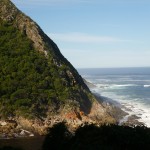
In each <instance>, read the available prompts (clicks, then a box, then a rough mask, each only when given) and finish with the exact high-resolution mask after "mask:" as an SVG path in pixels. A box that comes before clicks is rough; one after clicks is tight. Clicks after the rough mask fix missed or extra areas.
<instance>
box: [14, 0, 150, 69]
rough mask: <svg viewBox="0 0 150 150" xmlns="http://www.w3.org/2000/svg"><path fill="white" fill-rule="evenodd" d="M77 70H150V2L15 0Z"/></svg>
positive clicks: (135, 0)
mask: <svg viewBox="0 0 150 150" xmlns="http://www.w3.org/2000/svg"><path fill="white" fill-rule="evenodd" d="M12 1H13V2H14V3H15V4H16V5H17V6H18V7H19V9H20V10H22V11H23V12H24V13H26V14H27V15H28V16H30V17H31V18H32V19H33V20H34V21H36V22H37V23H38V24H39V25H40V26H41V28H42V29H43V30H44V32H45V33H46V34H47V35H49V37H50V38H51V39H52V40H53V41H54V42H55V43H56V44H57V45H58V47H59V49H60V51H61V52H62V54H63V55H64V56H65V57H66V58H67V59H68V60H69V61H70V62H71V63H72V64H73V65H74V66H75V67H76V68H98V67H100V68H105V67H145V66H150V0H12Z"/></svg>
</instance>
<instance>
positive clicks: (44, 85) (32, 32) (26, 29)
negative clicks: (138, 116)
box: [0, 0, 114, 133]
mask: <svg viewBox="0 0 150 150" xmlns="http://www.w3.org/2000/svg"><path fill="white" fill-rule="evenodd" d="M0 35H1V37H0V45H1V47H0V57H1V58H0V59H1V64H2V65H1V66H0V89H1V92H0V114H1V116H0V117H1V119H3V120H4V119H9V120H10V119H11V120H15V121H16V122H17V123H18V124H19V125H21V126H22V127H24V128H29V129H31V127H32V130H36V131H38V132H40V133H42V132H43V131H44V129H45V128H47V127H48V126H51V125H53V124H54V123H56V122H59V121H63V120H65V121H66V122H67V123H68V125H72V126H76V125H79V124H81V123H83V122H100V123H104V122H105V123H106V122H109V123H112V122H114V119H113V118H112V117H111V116H110V115H109V114H108V113H107V112H106V110H105V108H104V107H103V106H102V105H101V104H99V103H98V102H97V100H96V99H95V97H94V96H93V95H92V94H91V92H90V91H89V89H88V87H87V86H86V85H85V83H84V82H83V79H82V78H81V76H80V75H79V74H78V72H77V71H76V70H75V69H74V67H73V66H72V65H71V64H70V63H69V62H68V61H67V60H66V58H64V56H63V55H62V54H61V53H60V51H59V49H58V47H57V45H56V44H55V43H54V42H53V41H52V40H51V39H50V38H49V37H48V36H47V35H46V34H45V33H44V32H43V31H42V30H41V28H40V27H39V26H38V25H37V24H36V23H35V22H34V21H33V20H31V19H30V18H29V17H27V16H26V15H25V14H23V13H22V12H21V11H19V10H18V9H17V8H16V7H15V5H14V4H13V3H12V2H11V1H10V0H0Z"/></svg>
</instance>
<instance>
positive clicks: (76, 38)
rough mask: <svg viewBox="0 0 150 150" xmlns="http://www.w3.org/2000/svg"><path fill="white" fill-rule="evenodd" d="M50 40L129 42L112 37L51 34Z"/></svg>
mask: <svg viewBox="0 0 150 150" xmlns="http://www.w3.org/2000/svg"><path fill="white" fill-rule="evenodd" d="M48 35H49V37H50V38H52V39H54V40H56V41H63V42H74V43H102V42H106V43H112V42H128V41H127V40H122V39H120V38H116V37H111V36H96V35H89V34H85V33H64V34H63V33H50V34H48Z"/></svg>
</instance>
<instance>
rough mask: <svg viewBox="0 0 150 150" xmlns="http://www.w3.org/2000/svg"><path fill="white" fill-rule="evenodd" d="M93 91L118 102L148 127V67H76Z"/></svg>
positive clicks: (149, 84)
mask: <svg viewBox="0 0 150 150" xmlns="http://www.w3.org/2000/svg"><path fill="white" fill-rule="evenodd" d="M78 72H79V74H80V75H81V76H82V77H83V78H84V79H86V80H87V81H89V82H91V83H93V84H94V85H95V87H92V88H90V90H91V91H92V92H94V93H98V94H100V95H101V96H103V97H107V98H110V99H112V100H113V101H116V102H117V103H119V104H120V105H121V107H122V109H123V110H124V111H126V112H127V113H128V114H129V116H130V115H136V116H137V117H139V119H138V121H140V122H143V123H144V124H145V125H146V126H147V127H150V67H147V68H94V69H78Z"/></svg>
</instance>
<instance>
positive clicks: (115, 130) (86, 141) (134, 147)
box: [43, 123, 150, 150]
mask: <svg viewBox="0 0 150 150" xmlns="http://www.w3.org/2000/svg"><path fill="white" fill-rule="evenodd" d="M50 149H55V150H141V149H142V150H147V149H150V129H149V128H147V127H144V126H137V127H129V126H118V125H109V126H107V125H103V126H100V127H97V126H95V125H85V126H83V127H79V128H78V129H77V130H76V131H75V133H74V134H72V133H70V132H69V131H68V129H67V127H66V126H65V124H64V123H59V124H57V125H55V126H54V127H53V128H51V129H50V130H49V134H48V135H47V136H46V138H45V141H44V143H43V150H50Z"/></svg>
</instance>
